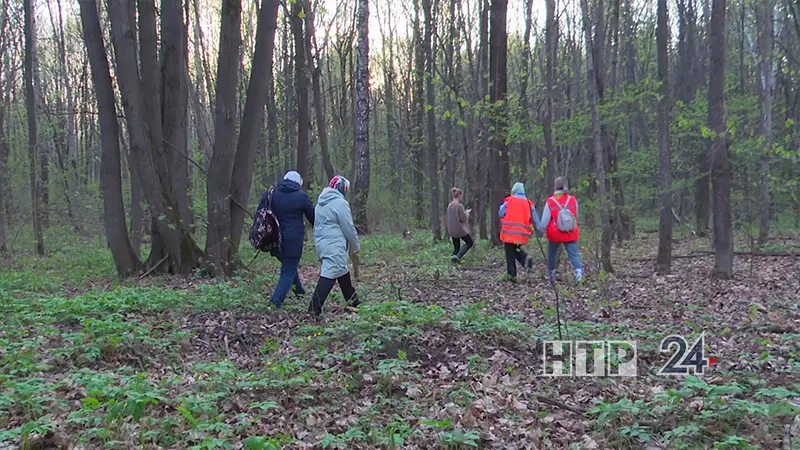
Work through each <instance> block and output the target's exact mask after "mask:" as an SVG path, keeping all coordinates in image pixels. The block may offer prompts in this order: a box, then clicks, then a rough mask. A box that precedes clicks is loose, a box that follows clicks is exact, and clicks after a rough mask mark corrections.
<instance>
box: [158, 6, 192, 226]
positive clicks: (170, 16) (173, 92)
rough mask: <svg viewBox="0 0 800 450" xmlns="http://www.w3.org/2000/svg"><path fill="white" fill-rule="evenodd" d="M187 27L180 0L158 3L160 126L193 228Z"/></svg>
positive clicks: (182, 211)
mask: <svg viewBox="0 0 800 450" xmlns="http://www.w3.org/2000/svg"><path fill="white" fill-rule="evenodd" d="M187 41H188V39H187V29H186V26H185V25H184V18H183V8H182V6H181V0H163V1H162V3H161V89H162V90H161V98H162V99H163V108H162V109H161V129H162V131H163V140H164V143H163V144H162V143H159V142H155V143H154V145H163V146H166V154H167V161H168V164H169V169H170V175H172V184H173V186H174V189H175V200H176V201H177V204H178V210H179V217H180V219H181V222H182V223H183V226H184V227H186V228H187V229H192V227H193V222H194V220H193V218H192V213H191V210H190V209H189V194H188V193H189V158H190V153H191V151H190V147H189V145H188V144H189V143H188V137H187V133H186V130H187V127H188V122H187V112H188V107H189V85H188V81H189V66H188V54H187V51H188V47H187Z"/></svg>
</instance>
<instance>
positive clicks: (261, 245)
mask: <svg viewBox="0 0 800 450" xmlns="http://www.w3.org/2000/svg"><path fill="white" fill-rule="evenodd" d="M274 190H275V188H274V187H271V188H269V191H267V205H266V206H265V207H264V208H263V209H261V210H259V211H257V212H256V216H255V217H254V218H253V225H252V226H250V244H251V245H252V246H253V248H255V249H256V250H260V251H262V252H269V251H271V250H275V249H280V246H281V231H280V224H279V223H278V218H277V217H276V216H275V213H273V212H272V194H273V192H274Z"/></svg>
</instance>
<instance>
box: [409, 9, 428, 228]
mask: <svg viewBox="0 0 800 450" xmlns="http://www.w3.org/2000/svg"><path fill="white" fill-rule="evenodd" d="M420 1H421V0H414V37H413V39H412V42H413V43H414V88H413V89H414V92H413V104H414V108H413V109H414V124H413V125H412V126H413V128H414V136H413V141H412V142H413V149H414V166H415V167H414V177H413V186H412V189H414V212H415V216H416V221H417V224H418V225H419V224H422V223H424V221H425V202H424V201H423V192H424V189H425V188H424V186H425V179H424V174H425V162H424V161H425V158H424V157H423V147H422V143H423V140H424V134H423V131H424V125H423V118H424V111H425V53H426V51H425V45H424V43H423V40H422V39H423V38H422V25H421V24H420V19H419V9H420V6H419V2H420ZM422 1H426V0H422Z"/></svg>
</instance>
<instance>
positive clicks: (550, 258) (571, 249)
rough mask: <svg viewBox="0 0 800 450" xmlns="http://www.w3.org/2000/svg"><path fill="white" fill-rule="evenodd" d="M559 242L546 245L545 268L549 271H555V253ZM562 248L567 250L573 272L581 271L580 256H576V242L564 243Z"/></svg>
mask: <svg viewBox="0 0 800 450" xmlns="http://www.w3.org/2000/svg"><path fill="white" fill-rule="evenodd" d="M559 245H561V242H550V243H549V244H548V245H547V268H548V269H549V270H551V271H552V270H556V252H558V246H559ZM564 248H565V249H567V255H568V256H569V261H570V262H571V263H572V267H573V268H574V269H575V270H578V269H583V266H581V255H579V254H578V242H577V241H576V242H565V243H564Z"/></svg>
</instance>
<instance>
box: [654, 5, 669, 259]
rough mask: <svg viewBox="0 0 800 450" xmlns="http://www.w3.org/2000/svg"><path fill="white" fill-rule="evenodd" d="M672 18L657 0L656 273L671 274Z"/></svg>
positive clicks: (665, 6)
mask: <svg viewBox="0 0 800 450" xmlns="http://www.w3.org/2000/svg"><path fill="white" fill-rule="evenodd" d="M668 27H669V20H668V18H667V0H658V30H657V33H656V41H657V43H656V45H657V46H658V80H659V81H660V82H661V86H660V87H659V95H660V96H661V99H660V100H659V102H658V154H659V165H660V174H661V220H660V223H659V233H658V258H657V259H656V272H658V273H660V274H669V273H670V268H671V265H672V159H671V158H672V155H671V153H670V145H669V144H670V142H669V140H670V138H669V121H670V109H671V107H672V100H671V98H670V90H669V54H668V53H667V47H668V42H669V28H668Z"/></svg>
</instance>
